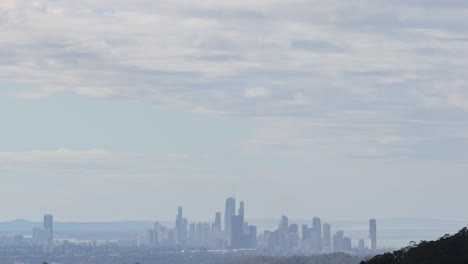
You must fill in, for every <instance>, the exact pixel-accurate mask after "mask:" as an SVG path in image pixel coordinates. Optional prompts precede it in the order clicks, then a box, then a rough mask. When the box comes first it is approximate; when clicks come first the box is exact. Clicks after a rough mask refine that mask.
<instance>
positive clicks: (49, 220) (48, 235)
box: [44, 215, 54, 245]
mask: <svg viewBox="0 0 468 264" xmlns="http://www.w3.org/2000/svg"><path fill="white" fill-rule="evenodd" d="M44 232H45V242H46V244H47V245H52V243H53V242H54V217H53V216H52V215H44Z"/></svg>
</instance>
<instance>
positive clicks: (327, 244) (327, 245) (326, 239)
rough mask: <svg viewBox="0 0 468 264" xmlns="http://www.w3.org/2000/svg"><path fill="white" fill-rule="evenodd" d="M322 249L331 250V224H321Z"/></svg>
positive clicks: (328, 251)
mask: <svg viewBox="0 0 468 264" xmlns="http://www.w3.org/2000/svg"><path fill="white" fill-rule="evenodd" d="M322 241H323V251H324V252H325V253H330V252H331V251H332V243H331V242H332V241H331V225H330V224H326V223H325V224H323V240H322Z"/></svg>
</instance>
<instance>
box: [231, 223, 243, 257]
mask: <svg viewBox="0 0 468 264" xmlns="http://www.w3.org/2000/svg"><path fill="white" fill-rule="evenodd" d="M243 220H244V217H242V216H241V215H234V216H232V219H231V223H232V226H231V247H232V248H237V249H239V248H243V247H244V222H243Z"/></svg>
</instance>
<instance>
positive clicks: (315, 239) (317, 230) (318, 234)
mask: <svg viewBox="0 0 468 264" xmlns="http://www.w3.org/2000/svg"><path fill="white" fill-rule="evenodd" d="M312 222H313V226H312V229H313V233H312V251H313V252H315V253H322V251H323V246H322V221H321V220H320V218H318V217H315V218H314V219H313V220H312Z"/></svg>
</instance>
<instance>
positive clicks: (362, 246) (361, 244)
mask: <svg viewBox="0 0 468 264" xmlns="http://www.w3.org/2000/svg"><path fill="white" fill-rule="evenodd" d="M358 244H359V245H358V248H359V250H361V251H363V250H365V249H366V242H365V241H364V239H359V243H358Z"/></svg>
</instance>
